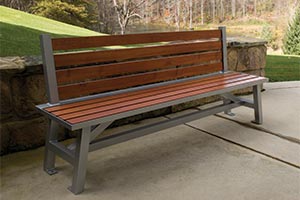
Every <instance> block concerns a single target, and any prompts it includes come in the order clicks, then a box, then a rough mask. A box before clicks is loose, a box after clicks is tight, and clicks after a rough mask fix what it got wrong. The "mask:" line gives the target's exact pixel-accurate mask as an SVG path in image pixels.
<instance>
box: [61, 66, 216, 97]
mask: <svg viewBox="0 0 300 200" xmlns="http://www.w3.org/2000/svg"><path fill="white" fill-rule="evenodd" d="M220 70H222V63H221V62H219V63H213V64H207V65H201V66H192V67H185V68H175V69H168V70H161V71H155V72H148V73H143V74H137V75H129V76H121V77H117V78H110V79H103V80H97V81H91V82H84V83H78V84H71V85H65V86H59V87H58V92H59V97H60V98H61V99H66V98H71V97H77V96H82V95H88V94H92V93H99V92H104V91H109V90H115V89H122V88H128V87H132V86H138V85H144V84H149V83H155V82H159V81H166V80H172V79H176V78H182V77H185V76H191V75H199V74H203V73H212V72H216V71H220Z"/></svg>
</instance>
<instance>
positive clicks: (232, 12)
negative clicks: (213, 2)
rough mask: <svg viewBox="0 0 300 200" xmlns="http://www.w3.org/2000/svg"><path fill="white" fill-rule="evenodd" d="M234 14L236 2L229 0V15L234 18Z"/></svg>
mask: <svg viewBox="0 0 300 200" xmlns="http://www.w3.org/2000/svg"><path fill="white" fill-rule="evenodd" d="M235 13H236V0H231V14H232V17H233V18H235Z"/></svg>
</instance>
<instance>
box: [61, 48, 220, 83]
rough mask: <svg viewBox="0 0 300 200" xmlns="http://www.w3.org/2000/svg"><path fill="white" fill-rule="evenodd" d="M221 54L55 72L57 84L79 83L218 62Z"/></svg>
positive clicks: (203, 54)
mask: <svg viewBox="0 0 300 200" xmlns="http://www.w3.org/2000/svg"><path fill="white" fill-rule="evenodd" d="M221 59H222V53H221V52H219V51H217V52H206V53H196V54H186V55H179V56H170V57H160V58H152V59H145V60H140V61H128V62H121V63H111V64H104V65H98V66H88V67H77V68H71V69H62V70H57V71H56V77H57V82H58V84H62V83H70V82H79V81H83V80H86V79H95V78H100V77H107V76H114V75H120V74H128V73H138V72H145V71H150V70H155V69H164V68H168V67H170V66H179V65H188V64H194V63H201V62H210V61H220V60H221Z"/></svg>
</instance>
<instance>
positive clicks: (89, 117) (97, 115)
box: [66, 77, 263, 124]
mask: <svg viewBox="0 0 300 200" xmlns="http://www.w3.org/2000/svg"><path fill="white" fill-rule="evenodd" d="M261 79H263V78H261V77H255V78H252V79H247V80H244V81H238V82H233V83H228V84H220V85H217V86H214V87H209V88H205V89H202V90H195V91H193V92H189V93H182V94H179V95H174V96H169V97H166V98H161V99H156V100H153V101H147V102H143V103H140V104H134V105H130V106H125V107H122V108H118V109H113V110H107V111H104V112H100V113H94V114H90V115H85V116H82V117H78V118H73V119H69V120H66V121H68V122H69V123H71V124H75V123H80V122H84V121H88V120H92V119H96V118H101V117H105V116H110V115H114V114H118V113H121V112H127V111H130V110H135V109H139V108H142V107H147V106H151V105H155V104H160V103H163V102H168V101H173V100H176V99H180V98H185V97H189V96H194V95H199V94H203V93H207V92H212V91H215V90H220V89H224V88H228V87H233V86H236V85H240V84H246V83H249V82H256V81H259V80H261Z"/></svg>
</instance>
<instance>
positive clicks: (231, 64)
mask: <svg viewBox="0 0 300 200" xmlns="http://www.w3.org/2000/svg"><path fill="white" fill-rule="evenodd" d="M227 62H228V69H229V70H231V71H237V64H238V52H237V49H235V48H230V49H228V53H227Z"/></svg>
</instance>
